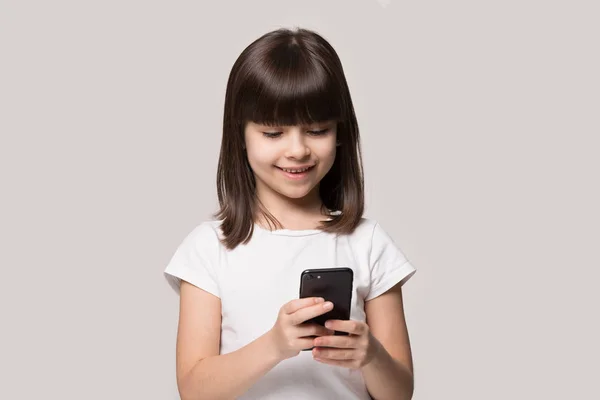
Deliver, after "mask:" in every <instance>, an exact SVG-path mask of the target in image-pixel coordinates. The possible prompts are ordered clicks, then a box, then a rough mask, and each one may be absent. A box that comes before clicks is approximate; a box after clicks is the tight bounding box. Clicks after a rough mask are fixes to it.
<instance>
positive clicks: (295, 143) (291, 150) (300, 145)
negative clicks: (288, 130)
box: [285, 131, 310, 159]
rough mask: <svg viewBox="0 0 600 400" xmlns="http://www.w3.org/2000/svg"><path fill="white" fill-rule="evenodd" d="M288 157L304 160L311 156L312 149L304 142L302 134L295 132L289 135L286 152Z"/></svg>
mask: <svg viewBox="0 0 600 400" xmlns="http://www.w3.org/2000/svg"><path fill="white" fill-rule="evenodd" d="M285 155H286V157H288V158H296V159H302V158H304V157H306V156H308V155H310V148H309V147H308V146H307V145H306V143H305V142H304V137H303V135H302V132H298V131H295V132H294V133H292V134H291V135H289V143H288V148H287V151H286V154H285Z"/></svg>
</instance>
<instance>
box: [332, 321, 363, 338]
mask: <svg viewBox="0 0 600 400" xmlns="http://www.w3.org/2000/svg"><path fill="white" fill-rule="evenodd" d="M325 327H327V328H329V329H333V330H335V331H338V332H347V333H351V334H353V335H361V334H363V333H365V332H366V324H365V323H364V322H360V321H355V320H341V319H330V320H328V321H326V322H325Z"/></svg>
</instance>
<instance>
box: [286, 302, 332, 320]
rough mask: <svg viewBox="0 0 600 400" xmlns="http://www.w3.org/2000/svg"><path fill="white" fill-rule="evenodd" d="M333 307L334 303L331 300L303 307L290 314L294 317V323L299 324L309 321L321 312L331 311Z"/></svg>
mask: <svg viewBox="0 0 600 400" xmlns="http://www.w3.org/2000/svg"><path fill="white" fill-rule="evenodd" d="M332 308H333V303H332V302H330V301H326V302H324V303H319V304H315V305H313V306H310V307H304V308H301V309H299V310H298V311H296V312H294V313H292V314H290V317H291V318H292V325H298V324H301V323H303V322H305V321H308V320H309V319H311V318H314V317H318V316H319V315H321V314H325V313H326V312H328V311H331V309H332Z"/></svg>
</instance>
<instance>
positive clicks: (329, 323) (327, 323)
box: [325, 321, 333, 328]
mask: <svg viewBox="0 0 600 400" xmlns="http://www.w3.org/2000/svg"><path fill="white" fill-rule="evenodd" d="M332 325H333V323H331V321H327V322H325V328H331V326H332Z"/></svg>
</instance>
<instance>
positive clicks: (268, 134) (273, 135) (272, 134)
mask: <svg viewBox="0 0 600 400" xmlns="http://www.w3.org/2000/svg"><path fill="white" fill-rule="evenodd" d="M280 135H281V132H263V136H265V137H268V138H271V139H274V138H278V137H279V136H280Z"/></svg>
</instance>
